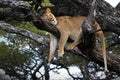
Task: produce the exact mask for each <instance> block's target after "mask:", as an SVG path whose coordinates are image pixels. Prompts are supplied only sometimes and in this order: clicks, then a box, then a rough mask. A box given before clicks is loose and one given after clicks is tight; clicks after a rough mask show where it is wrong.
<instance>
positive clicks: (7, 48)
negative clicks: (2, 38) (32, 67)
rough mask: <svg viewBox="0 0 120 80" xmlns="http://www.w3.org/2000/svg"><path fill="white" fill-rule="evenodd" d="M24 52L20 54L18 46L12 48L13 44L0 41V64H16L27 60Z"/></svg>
mask: <svg viewBox="0 0 120 80" xmlns="http://www.w3.org/2000/svg"><path fill="white" fill-rule="evenodd" d="M27 59H28V57H27V55H26V54H21V53H20V52H19V49H18V48H15V47H14V48H13V45H7V44H6V43H5V42H0V65H1V66H18V65H22V64H23V63H25V62H26V61H27Z"/></svg>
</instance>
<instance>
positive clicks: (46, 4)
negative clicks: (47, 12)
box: [42, 0, 54, 6]
mask: <svg viewBox="0 0 120 80" xmlns="http://www.w3.org/2000/svg"><path fill="white" fill-rule="evenodd" d="M42 6H54V5H53V4H51V3H50V2H49V0H44V1H43V2H42Z"/></svg>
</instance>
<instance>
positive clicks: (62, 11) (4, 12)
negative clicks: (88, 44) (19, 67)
mask: <svg viewBox="0 0 120 80" xmlns="http://www.w3.org/2000/svg"><path fill="white" fill-rule="evenodd" d="M25 1H29V0H24V2H22V1H19V0H18V1H17V0H1V1H0V7H1V9H0V16H1V17H0V20H2V21H1V22H0V29H1V30H4V31H6V32H9V33H15V34H20V35H23V36H25V37H28V38H30V39H32V40H34V41H36V42H38V43H39V44H40V46H42V47H43V45H45V46H46V48H48V43H49V42H48V40H47V39H46V38H44V37H43V36H41V35H38V34H35V33H33V32H31V31H28V30H25V29H21V28H16V27H14V26H13V25H11V24H10V23H9V22H10V21H11V20H16V21H21V22H25V21H29V22H30V21H32V23H33V24H34V26H35V27H36V28H38V29H40V30H45V31H48V32H50V33H52V34H54V35H55V34H57V35H55V36H57V37H59V36H60V33H59V31H58V30H57V29H56V28H55V27H54V26H51V27H50V26H47V25H46V24H45V23H44V22H43V21H42V20H41V19H40V14H42V12H44V10H45V7H41V8H40V9H39V8H36V7H34V6H33V7H32V6H31V5H30V2H28V3H26V2H25ZM34 1H36V2H37V0H34ZM41 1H42V0H41ZM50 2H51V3H52V4H54V6H52V7H51V6H50V8H51V10H52V12H53V13H54V15H55V16H65V15H67V16H77V15H85V16H87V15H88V13H89V10H90V8H91V3H92V0H81V1H80V0H62V1H61V0H57V1H56V0H50ZM40 4H41V2H40ZM32 5H38V3H35V2H34V3H32ZM96 6H97V9H96V12H97V15H96V17H95V18H96V20H97V21H98V22H99V23H100V25H101V26H102V30H103V31H104V32H106V33H107V32H110V33H109V34H108V36H107V38H106V41H107V42H108V43H110V44H109V45H108V48H109V49H111V48H113V49H115V48H114V46H115V47H116V46H118V47H117V48H116V49H115V50H119V48H120V46H119V44H120V43H119V42H120V19H119V17H120V13H119V11H117V10H116V9H115V8H113V7H112V6H111V5H109V4H108V3H107V2H105V1H104V0H99V1H98V0H97V2H96ZM36 9H37V10H36ZM117 9H118V8H117ZM111 37H114V38H115V39H114V40H112V42H113V43H111V41H109V40H111ZM80 46H83V45H80ZM46 48H44V49H46ZM79 48H80V49H81V51H82V53H80V52H79V51H77V52H75V51H73V50H71V51H68V50H66V52H67V53H66V55H67V54H68V55H69V52H70V53H73V54H72V55H77V56H83V57H84V58H85V59H87V60H89V61H94V62H95V63H97V64H99V65H101V66H103V59H102V55H101V49H100V48H95V49H94V50H92V51H89V48H88V49H87V50H86V49H82V48H81V47H79ZM33 49H34V50H35V47H34V48H33ZM109 49H108V50H109ZM115 50H114V51H113V50H112V51H113V52H114V53H116V52H115ZM83 52H84V53H83ZM40 53H42V54H41V56H42V59H43V62H41V65H39V66H38V67H37V69H36V71H35V72H34V73H33V75H32V78H33V79H36V76H35V74H36V72H38V70H39V69H40V68H41V67H42V66H43V65H44V67H45V71H46V72H45V74H46V80H47V78H49V75H48V66H47V65H46V60H47V59H46V54H45V53H46V52H44V51H43V50H41V49H40ZM43 53H44V54H45V55H43ZM107 53H108V58H107V60H108V67H109V70H110V71H114V72H116V73H117V74H119V73H120V62H119V60H120V55H119V51H118V52H117V54H114V53H112V54H109V51H108V52H107ZM64 61H65V59H62V63H59V61H53V62H52V63H53V64H56V65H60V66H61V67H63V68H66V69H67V70H68V67H67V66H68V65H70V64H71V63H72V64H73V63H74V62H71V63H68V65H65V64H64ZM70 61H72V60H70ZM86 72H87V70H86ZM68 73H69V71H68ZM83 73H84V71H83ZM111 74H112V73H111ZM70 75H71V74H70ZM71 76H72V77H73V78H75V77H74V76H73V75H71ZM78 78H79V79H81V78H80V77H78ZM78 78H76V79H78Z"/></svg>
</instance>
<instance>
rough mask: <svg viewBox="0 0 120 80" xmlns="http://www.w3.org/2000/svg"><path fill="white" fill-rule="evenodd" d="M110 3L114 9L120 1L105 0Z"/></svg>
mask: <svg viewBox="0 0 120 80" xmlns="http://www.w3.org/2000/svg"><path fill="white" fill-rule="evenodd" d="M105 1H107V2H108V3H110V4H111V5H112V6H113V7H116V6H117V4H118V3H119V2H120V0H105Z"/></svg>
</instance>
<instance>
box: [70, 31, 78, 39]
mask: <svg viewBox="0 0 120 80" xmlns="http://www.w3.org/2000/svg"><path fill="white" fill-rule="evenodd" d="M78 35H79V33H78V32H75V33H73V34H71V35H70V39H72V40H75V39H76V38H77V37H78Z"/></svg>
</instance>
